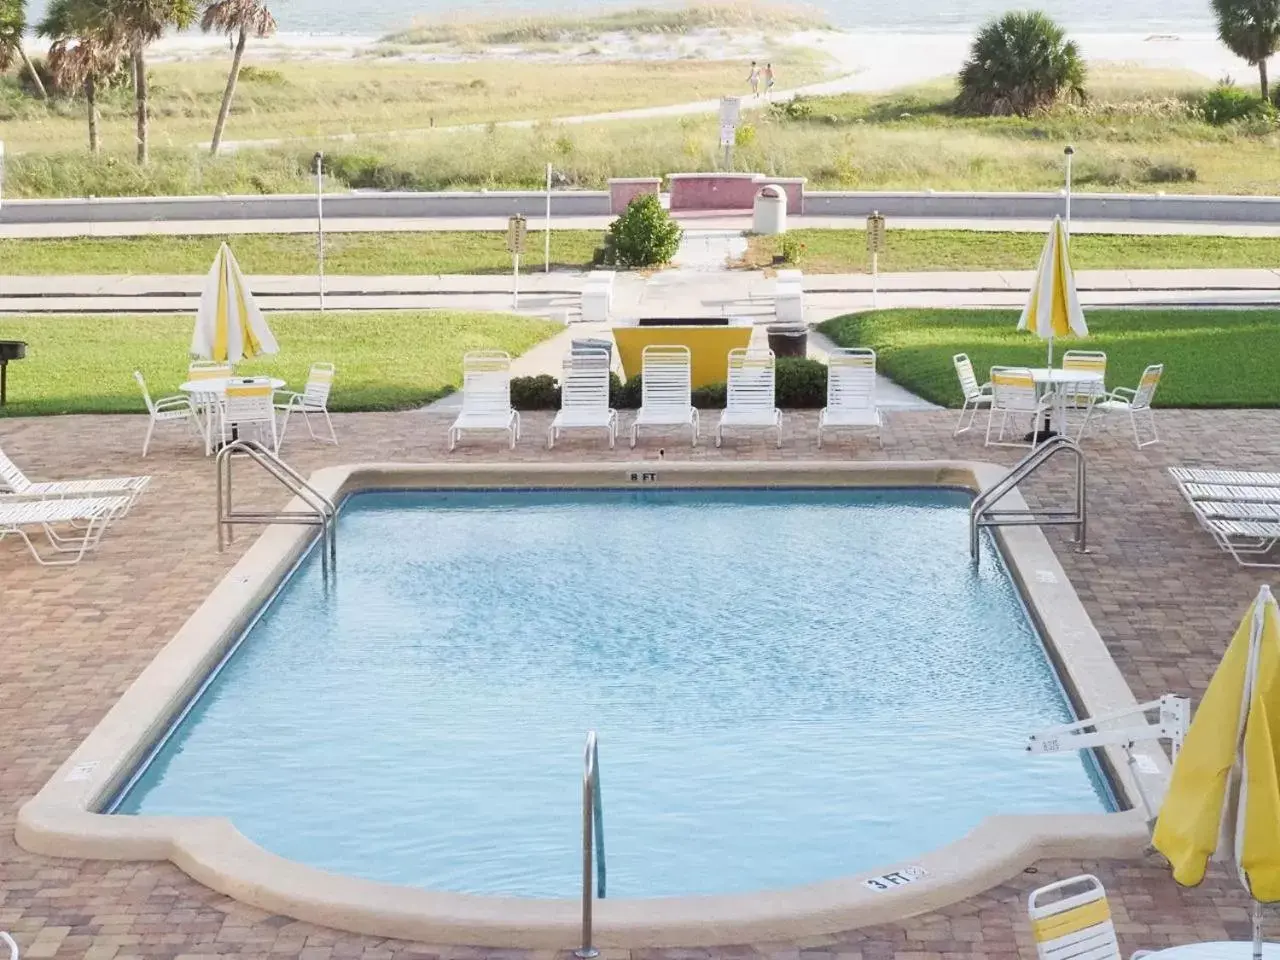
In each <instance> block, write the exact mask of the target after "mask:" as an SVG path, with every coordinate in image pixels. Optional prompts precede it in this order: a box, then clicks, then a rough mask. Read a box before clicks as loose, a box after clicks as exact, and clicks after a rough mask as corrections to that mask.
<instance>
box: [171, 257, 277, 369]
mask: <svg viewBox="0 0 1280 960" xmlns="http://www.w3.org/2000/svg"><path fill="white" fill-rule="evenodd" d="M278 349H279V348H278V347H277V346H276V338H275V337H273V336H272V335H271V329H270V328H269V327H268V326H267V321H266V320H265V319H263V316H262V311H261V310H259V309H258V305H257V303H255V302H254V299H253V294H252V293H251V292H250V290H249V285H248V284H247V283H246V282H245V279H244V274H242V273H241V272H240V265H239V264H238V263H236V258H235V255H234V254H233V253H232V252H231V248H230V247H228V246H227V245H226V244H225V243H224V244H222V246H221V247H219V248H218V256H217V257H216V258H214V261H213V266H212V267H211V268H210V269H209V275H208V276H207V277H206V278H205V283H204V289H203V290H202V291H201V293H200V309H199V311H198V312H197V313H196V326H195V330H194V331H193V332H192V334H191V355H192V356H194V357H200V358H202V359H205V360H223V361H226V362H227V363H239V362H240V361H241V360H244V359H247V358H249V357H256V356H257V355H258V354H260V353H275V352H276V351H277V350H278Z"/></svg>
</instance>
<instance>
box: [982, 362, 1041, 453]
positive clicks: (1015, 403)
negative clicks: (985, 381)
mask: <svg viewBox="0 0 1280 960" xmlns="http://www.w3.org/2000/svg"><path fill="white" fill-rule="evenodd" d="M1049 409H1050V403H1049V400H1048V398H1046V397H1041V396H1040V395H1039V393H1038V392H1037V391H1036V381H1035V379H1034V378H1033V377H1032V376H1031V371H1030V370H1027V369H1025V368H1023V367H992V368H991V406H990V409H989V410H988V413H987V435H986V439H985V440H984V441H983V446H987V447H992V446H996V447H1034V446H1035V443H1036V442H1035V434H1036V432H1037V431H1036V424H1037V422H1038V421H1039V419H1040V417H1041V415H1042V414H1045V413H1047V412H1048V411H1049ZM997 415H999V417H1000V432H999V433H998V434H997V435H996V439H994V440H992V439H991V428H992V426H994V425H995V419H996V416H997ZM1010 416H1012V417H1013V419H1014V429H1015V430H1017V426H1018V421H1019V420H1020V419H1022V418H1023V417H1026V418H1027V421H1028V430H1029V431H1030V432H1031V439H1028V440H1024V439H1021V438H1016V439H1013V440H1006V439H1005V438H1004V431H1005V427H1006V425H1007V424H1008V422H1009V417H1010ZM1015 437H1016V434H1015Z"/></svg>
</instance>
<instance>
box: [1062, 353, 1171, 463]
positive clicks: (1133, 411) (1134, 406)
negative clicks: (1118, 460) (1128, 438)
mask: <svg viewBox="0 0 1280 960" xmlns="http://www.w3.org/2000/svg"><path fill="white" fill-rule="evenodd" d="M1163 375H1164V364H1163V363H1153V364H1151V365H1150V366H1149V367H1147V369H1146V370H1144V371H1142V379H1141V380H1139V381H1138V386H1137V388H1136V389H1131V388H1129V387H1116V389H1114V390H1112V391H1111V392H1110V393H1105V394H1102V395H1101V396H1099V397H1097V398H1095V399H1094V401H1093V403H1091V404H1089V412H1088V413H1086V414H1085V416H1084V423H1082V424H1080V439H1081V440H1083V439H1084V434H1085V431H1086V430H1088V429H1089V421H1090V420H1091V419H1092V418H1093V414H1094V411H1095V410H1100V411H1102V412H1103V413H1104V414H1111V413H1119V414H1124V413H1127V414H1128V415H1129V424H1130V426H1132V427H1133V442H1134V443H1135V444H1137V446H1138V449H1139V450H1141V449H1142V448H1143V447H1148V446H1150V445H1151V444H1153V443H1159V442H1160V434H1159V432H1158V431H1157V430H1156V417H1155V413H1154V412H1152V410H1151V401H1152V399H1153V398H1154V397H1155V395H1156V388H1157V387H1158V386H1160V377H1161V376H1163ZM1139 422H1142V423H1144V424H1145V425H1146V427H1147V428H1148V429H1150V431H1151V437H1150V439H1147V440H1143V439H1142V433H1141V431H1140V429H1139Z"/></svg>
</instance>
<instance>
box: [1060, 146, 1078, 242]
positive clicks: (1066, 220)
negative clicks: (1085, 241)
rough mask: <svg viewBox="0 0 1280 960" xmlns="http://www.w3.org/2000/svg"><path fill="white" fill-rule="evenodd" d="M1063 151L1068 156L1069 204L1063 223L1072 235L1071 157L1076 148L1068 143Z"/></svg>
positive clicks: (1067, 231)
mask: <svg viewBox="0 0 1280 960" xmlns="http://www.w3.org/2000/svg"><path fill="white" fill-rule="evenodd" d="M1062 152H1063V153H1064V154H1065V155H1066V158H1067V204H1066V211H1065V213H1066V216H1065V217H1064V218H1063V224H1062V225H1063V226H1064V227H1066V228H1067V229H1066V233H1067V236H1068V237H1070V236H1071V157H1072V156H1073V155H1074V154H1075V150H1074V149H1073V148H1072V147H1071V145H1070V144H1068V145H1067V149H1065V150H1063V151H1062Z"/></svg>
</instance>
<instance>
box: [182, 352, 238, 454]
mask: <svg viewBox="0 0 1280 960" xmlns="http://www.w3.org/2000/svg"><path fill="white" fill-rule="evenodd" d="M234 376H235V370H233V369H232V367H231V364H229V363H227V362H226V361H224V360H192V361H191V363H189V364H188V365H187V379H188V380H191V381H195V380H230V379H231V378H232V377H234ZM221 408H222V397H221V396H219V395H218V393H217V392H209V393H205V392H202V391H198V390H195V391H192V393H191V409H192V410H194V411H195V413H196V418H197V421H198V422H199V424H200V426H201V431H202V433H203V434H204V452H205V453H206V454H209V453H212V452H213V438H214V436H216V435H217V433H218V432H219V430H220V427H219V426H218V413H219V412H220V410H221Z"/></svg>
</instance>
